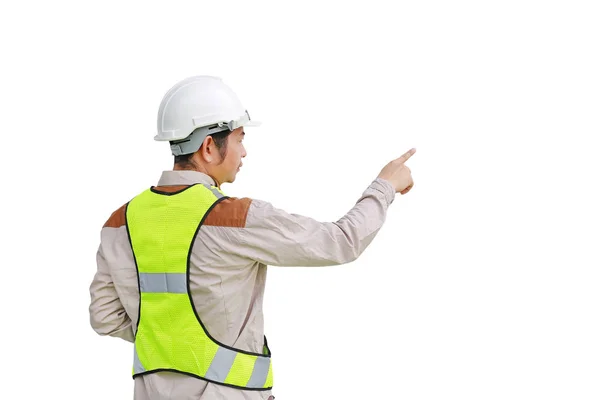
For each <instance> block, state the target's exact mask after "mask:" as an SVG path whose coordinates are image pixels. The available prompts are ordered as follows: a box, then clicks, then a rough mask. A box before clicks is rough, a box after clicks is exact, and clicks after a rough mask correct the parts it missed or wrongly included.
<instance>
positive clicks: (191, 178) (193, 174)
mask: <svg viewBox="0 0 600 400" xmlns="http://www.w3.org/2000/svg"><path fill="white" fill-rule="evenodd" d="M196 183H201V184H206V185H211V186H215V181H214V179H213V178H211V177H210V176H208V175H206V174H205V173H203V172H198V171H188V170H177V171H163V172H162V175H161V176H160V179H159V180H158V185H157V186H175V185H194V184H196Z"/></svg>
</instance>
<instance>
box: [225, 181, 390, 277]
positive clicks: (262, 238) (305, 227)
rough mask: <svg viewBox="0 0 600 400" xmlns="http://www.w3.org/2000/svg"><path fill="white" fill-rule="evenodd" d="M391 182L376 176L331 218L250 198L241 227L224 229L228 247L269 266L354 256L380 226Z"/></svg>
mask: <svg viewBox="0 0 600 400" xmlns="http://www.w3.org/2000/svg"><path fill="white" fill-rule="evenodd" d="M395 194H396V193H395V190H394V187H393V186H392V185H391V184H390V183H389V182H388V181H385V180H383V179H379V178H378V179H376V180H375V181H373V182H372V183H371V184H370V185H369V187H368V188H367V189H366V190H365V191H364V193H363V194H362V196H361V197H360V198H359V199H358V201H357V202H356V204H355V205H354V206H353V207H352V209H350V210H349V211H348V212H347V213H346V214H345V215H344V216H343V217H342V218H340V219H339V220H337V221H335V222H320V221H317V220H315V219H313V218H310V217H306V216H302V215H298V214H290V213H288V212H286V211H284V210H281V209H278V208H276V207H274V206H273V205H271V204H270V203H268V202H266V201H261V200H252V202H251V203H250V206H249V207H248V214H247V217H246V224H245V227H244V228H242V229H237V230H235V231H234V232H233V231H230V232H229V235H230V237H229V239H230V240H229V244H230V246H235V247H234V248H230V249H228V250H229V251H233V252H236V253H238V254H239V255H241V256H244V257H247V258H250V259H253V260H255V261H258V262H261V263H263V264H267V265H272V266H306V267H312V266H315V267H316V266H331V265H339V264H345V263H349V262H352V261H354V260H356V259H357V258H358V257H359V256H360V255H361V254H362V253H363V251H364V250H365V249H366V248H367V246H368V245H369V244H370V243H371V242H372V241H373V239H374V238H375V236H376V235H377V233H378V232H379V230H380V229H381V227H382V225H383V223H384V221H385V218H386V214H387V210H388V207H389V206H390V204H391V203H392V202H393V201H394V197H395Z"/></svg>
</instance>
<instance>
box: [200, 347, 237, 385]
mask: <svg viewBox="0 0 600 400" xmlns="http://www.w3.org/2000/svg"><path fill="white" fill-rule="evenodd" d="M235 355H236V352H235V351H232V350H229V349H226V348H225V347H219V349H218V350H217V353H216V354H215V357H214V358H213V360H212V362H211V363H210V367H208V371H206V375H205V377H206V379H210V380H213V381H217V382H225V378H227V375H228V374H229V370H230V369H231V366H232V365H233V361H234V360H235Z"/></svg>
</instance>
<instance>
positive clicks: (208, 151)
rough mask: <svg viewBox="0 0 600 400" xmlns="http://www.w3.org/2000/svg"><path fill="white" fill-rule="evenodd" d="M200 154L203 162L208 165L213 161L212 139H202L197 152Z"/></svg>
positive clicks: (208, 137) (213, 146)
mask: <svg viewBox="0 0 600 400" xmlns="http://www.w3.org/2000/svg"><path fill="white" fill-rule="evenodd" d="M198 151H199V152H200V156H201V157H202V159H204V161H206V162H208V163H210V162H212V161H213V160H214V159H215V151H216V147H215V141H214V140H213V138H212V137H210V136H207V137H205V138H204V142H202V146H200V149H199V150H198Z"/></svg>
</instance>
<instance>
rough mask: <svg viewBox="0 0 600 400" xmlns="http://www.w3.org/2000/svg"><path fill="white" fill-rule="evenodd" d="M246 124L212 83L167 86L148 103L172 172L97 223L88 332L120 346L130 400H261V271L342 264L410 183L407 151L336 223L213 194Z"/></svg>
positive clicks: (205, 79) (230, 95)
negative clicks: (128, 359) (127, 361)
mask: <svg viewBox="0 0 600 400" xmlns="http://www.w3.org/2000/svg"><path fill="white" fill-rule="evenodd" d="M257 125H259V124H258V123H256V122H255V121H254V120H252V119H251V118H250V115H249V114H248V112H247V111H246V109H245V108H244V107H243V106H242V103H241V102H240V100H239V99H238V97H237V96H236V94H235V93H234V92H233V91H232V90H231V89H230V88H229V87H228V86H227V85H226V84H224V83H223V81H222V80H221V79H220V78H216V77H210V76H195V77H190V78H188V79H185V80H183V81H181V82H179V83H177V84H176V85H175V86H173V87H172V88H171V89H170V90H169V91H168V92H167V93H166V94H165V96H164V98H163V100H162V102H161V104H160V107H159V111H158V132H157V134H156V136H155V140H159V141H168V142H169V143H170V146H171V152H172V154H173V156H174V158H175V160H174V167H173V170H169V171H164V172H163V173H162V176H161V177H160V179H159V180H158V183H157V184H156V186H152V187H150V188H148V189H147V190H144V191H142V192H141V193H139V194H138V195H136V196H135V197H133V198H132V199H131V200H129V201H128V202H126V203H125V204H124V205H123V206H122V207H120V208H119V209H118V210H116V211H114V212H113V213H112V215H111V216H110V218H108V220H107V221H106V223H105V224H104V226H103V227H102V230H101V241H100V245H99V248H98V251H97V271H96V273H95V276H94V278H93V281H92V283H91V285H90V295H91V303H90V308H89V312H90V322H91V326H92V328H93V329H94V330H95V331H96V332H97V333H98V334H100V335H109V336H113V337H119V338H121V339H124V340H127V341H129V342H132V343H133V344H134V345H133V352H132V366H133V367H132V376H133V378H134V398H135V399H136V400H162V399H176V400H183V399H196V400H197V399H211V400H212V399H228V400H242V399H245V400H249V399H250V400H252V399H274V397H273V394H272V387H273V376H274V374H273V364H272V363H271V350H270V349H269V347H268V344H267V340H266V336H265V333H264V332H263V293H264V290H265V279H266V274H267V265H270V266H329V265H339V264H345V263H349V262H352V261H354V260H356V259H357V258H358V257H359V256H360V254H361V253H362V252H363V251H364V250H365V248H366V247H367V246H368V245H369V244H370V243H371V242H372V240H373V238H374V237H375V235H376V234H377V232H378V231H379V229H380V228H381V226H382V224H383V223H384V219H385V217H386V212H387V209H388V207H389V206H390V204H391V203H392V202H393V201H394V198H395V194H396V193H401V194H406V193H408V191H410V190H411V188H412V187H413V179H412V177H411V171H410V169H409V168H408V167H407V166H406V165H405V162H406V161H407V160H408V159H409V158H410V157H411V156H412V155H413V154H414V152H415V150H414V149H411V150H409V151H408V152H406V153H405V154H403V155H402V156H401V157H399V158H398V159H396V160H393V161H391V162H389V163H388V164H387V165H386V166H385V167H384V168H383V169H382V170H381V173H380V174H379V176H377V177H376V178H375V179H374V180H373V181H372V182H371V183H370V184H369V185H368V187H366V189H365V191H364V193H363V194H362V196H361V197H360V198H359V199H358V201H357V202H356V204H355V205H354V207H352V209H351V210H349V211H348V213H347V214H346V215H344V216H343V217H342V218H341V219H339V220H338V221H336V222H318V221H316V220H314V219H312V218H309V217H305V216H301V215H297V214H289V213H287V212H285V211H283V210H280V209H278V208H275V207H274V206H273V205H271V204H269V203H268V202H265V201H260V200H255V199H250V198H230V197H228V196H226V195H225V194H224V193H223V192H222V190H221V185H222V184H223V183H226V182H228V183H231V182H233V181H234V180H235V178H236V174H237V173H238V171H239V169H240V167H241V166H242V159H243V158H244V157H245V156H246V150H245V149H244V145H243V139H244V134H245V129H246V128H247V127H250V126H257Z"/></svg>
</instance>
